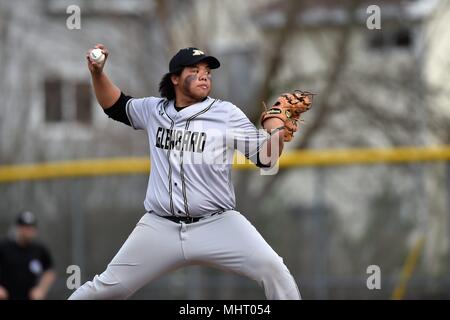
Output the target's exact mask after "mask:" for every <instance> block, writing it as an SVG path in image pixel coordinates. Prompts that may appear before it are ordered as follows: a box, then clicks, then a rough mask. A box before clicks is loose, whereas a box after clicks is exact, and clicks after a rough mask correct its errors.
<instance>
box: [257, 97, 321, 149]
mask: <svg viewBox="0 0 450 320" xmlns="http://www.w3.org/2000/svg"><path fill="white" fill-rule="evenodd" d="M313 96H314V94H313V93H310V92H307V91H300V90H295V91H294V92H292V93H284V94H282V95H280V96H279V97H278V98H277V101H276V102H275V103H274V104H273V106H272V107H271V108H270V109H269V110H265V111H264V112H263V113H262V114H261V125H262V126H263V127H264V121H266V120H267V119H269V118H274V117H275V118H278V119H280V120H281V121H283V123H284V141H286V142H289V141H291V140H292V138H293V137H294V132H296V131H297V130H298V121H299V120H301V118H300V116H301V114H302V113H303V112H306V111H308V110H309V109H311V107H312V99H313Z"/></svg>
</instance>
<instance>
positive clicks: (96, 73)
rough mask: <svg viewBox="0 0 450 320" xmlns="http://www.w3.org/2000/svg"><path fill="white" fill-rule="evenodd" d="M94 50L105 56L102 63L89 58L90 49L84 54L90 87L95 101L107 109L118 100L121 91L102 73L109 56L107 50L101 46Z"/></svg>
mask: <svg viewBox="0 0 450 320" xmlns="http://www.w3.org/2000/svg"><path fill="white" fill-rule="evenodd" d="M95 48H99V49H101V50H102V51H103V53H104V54H105V59H104V60H103V62H95V61H93V60H92V59H91V58H90V56H89V54H90V52H91V51H92V49H91V50H89V52H88V53H87V54H86V59H87V61H88V68H89V71H90V72H91V78H92V85H93V87H94V92H95V96H96V97H97V101H98V103H99V104H100V106H101V107H102V108H103V109H108V108H110V107H112V106H113V105H114V104H115V103H116V102H117V100H119V97H120V94H121V91H120V89H119V88H118V87H117V86H116V85H115V84H114V83H113V82H112V81H111V80H110V79H109V78H108V76H107V75H106V74H105V73H104V72H103V68H104V66H105V62H106V60H107V59H108V55H109V52H108V49H107V48H106V47H105V46H104V45H102V44H97V45H96V46H95Z"/></svg>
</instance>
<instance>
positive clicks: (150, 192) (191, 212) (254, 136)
mask: <svg viewBox="0 0 450 320" xmlns="http://www.w3.org/2000/svg"><path fill="white" fill-rule="evenodd" d="M126 111H127V115H128V118H129V120H130V123H131V124H132V126H133V127H134V128H135V129H144V130H146V131H147V132H148V139H149V145H150V158H151V168H152V170H151V173H150V179H149V182H148V187H147V194H146V198H145V202H144V206H145V209H146V210H147V211H148V212H152V211H153V212H155V213H157V214H159V215H183V216H184V215H186V216H192V217H196V216H203V215H205V214H209V213H212V212H216V211H219V210H227V209H233V208H235V205H236V203H235V195H234V189H233V185H232V182H231V164H232V159H233V154H234V150H235V149H238V150H239V151H240V152H242V153H243V154H245V155H246V156H247V157H250V158H253V159H255V158H256V154H257V152H258V149H259V147H260V146H261V145H262V143H263V142H264V141H266V139H267V138H268V134H267V133H265V132H264V131H262V130H258V129H256V127H255V126H254V125H253V124H252V123H251V122H250V120H249V119H248V118H247V116H246V115H245V114H244V113H243V112H242V111H241V110H240V109H239V108H238V107H236V106H235V105H233V104H231V103H229V102H225V101H221V100H215V99H212V98H210V97H208V98H206V99H205V100H204V101H202V102H200V103H197V104H194V105H191V106H189V107H187V108H184V109H182V110H181V111H176V110H175V108H174V103H173V101H170V102H168V101H167V100H165V99H162V98H154V97H147V98H142V99H131V100H129V101H128V103H127V106H126Z"/></svg>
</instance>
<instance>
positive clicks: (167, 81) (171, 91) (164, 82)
mask: <svg viewBox="0 0 450 320" xmlns="http://www.w3.org/2000/svg"><path fill="white" fill-rule="evenodd" d="M181 71H182V70H180V71H176V72H173V73H170V72H169V73H166V74H165V75H164V76H163V77H162V79H161V81H160V82H159V93H160V94H161V97H163V98H166V99H167V100H174V99H175V87H174V86H173V83H172V79H171V77H172V75H176V76H179V75H180V74H181Z"/></svg>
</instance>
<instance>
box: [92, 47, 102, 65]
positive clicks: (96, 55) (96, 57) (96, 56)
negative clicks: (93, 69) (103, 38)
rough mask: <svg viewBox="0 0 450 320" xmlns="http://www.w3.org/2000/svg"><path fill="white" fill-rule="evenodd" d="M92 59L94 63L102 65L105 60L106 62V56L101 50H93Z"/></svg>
mask: <svg viewBox="0 0 450 320" xmlns="http://www.w3.org/2000/svg"><path fill="white" fill-rule="evenodd" d="M91 59H92V61H94V62H97V63H102V62H103V60H105V54H104V53H103V51H102V50H101V49H98V48H97V49H93V50H92V51H91Z"/></svg>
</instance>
